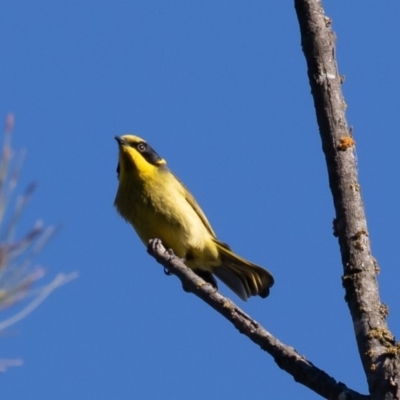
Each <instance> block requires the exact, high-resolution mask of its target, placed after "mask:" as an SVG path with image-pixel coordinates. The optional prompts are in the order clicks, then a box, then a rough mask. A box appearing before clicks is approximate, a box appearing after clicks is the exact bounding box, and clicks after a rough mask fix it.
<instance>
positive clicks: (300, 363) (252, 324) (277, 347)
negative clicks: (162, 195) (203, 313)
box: [148, 239, 369, 400]
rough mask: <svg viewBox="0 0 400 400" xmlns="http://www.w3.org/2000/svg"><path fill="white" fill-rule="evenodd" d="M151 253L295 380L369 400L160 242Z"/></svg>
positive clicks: (322, 391)
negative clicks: (284, 340) (283, 339)
mask: <svg viewBox="0 0 400 400" xmlns="http://www.w3.org/2000/svg"><path fill="white" fill-rule="evenodd" d="M148 252H149V254H151V255H152V256H153V257H154V258H155V259H156V260H157V261H158V262H159V263H160V264H162V265H163V266H164V267H165V268H166V269H167V271H168V272H169V273H171V274H173V275H176V276H177V277H178V278H179V279H180V281H181V282H182V286H183V288H184V290H185V291H187V292H190V293H193V294H195V295H196V296H197V297H200V298H201V299H202V300H203V301H205V302H206V303H207V304H208V305H210V306H211V307H212V308H214V310H216V311H218V312H219V313H220V314H222V315H223V316H224V317H225V318H226V319H227V320H229V321H230V322H232V324H233V325H234V326H235V328H236V329H237V330H238V331H239V332H240V333H242V334H244V335H246V336H247V337H248V338H249V339H250V340H252V341H253V342H254V343H256V344H257V345H259V346H260V347H261V348H262V349H263V350H265V351H266V352H267V353H269V354H270V355H271V356H272V357H273V358H274V360H275V362H276V363H277V364H278V366H279V367H280V368H282V369H283V370H284V371H286V372H288V373H289V374H291V375H292V376H293V378H294V379H295V381H297V382H300V383H302V384H303V385H305V386H307V387H308V388H310V389H311V390H313V391H314V392H316V393H318V394H319V395H321V396H322V397H324V398H325V399H339V398H340V399H343V400H367V399H369V396H364V395H361V394H359V393H357V392H355V391H353V390H351V389H349V388H347V387H346V385H344V384H343V383H341V382H337V381H336V380H335V379H334V378H332V377H331V376H329V375H328V374H327V373H326V372H324V371H322V370H321V369H319V368H317V367H316V366H315V365H313V364H312V363H311V362H310V361H308V360H307V359H306V358H305V357H304V356H302V355H300V354H299V353H297V351H296V350H295V349H294V348H293V347H290V346H287V345H285V344H283V343H282V342H280V341H279V340H278V339H276V338H275V337H274V336H273V335H271V334H270V333H269V332H268V331H267V330H266V329H264V328H263V327H262V326H261V325H260V324H259V323H258V322H257V321H255V320H254V319H252V318H251V317H250V316H249V315H247V314H246V313H245V312H244V311H243V310H241V309H240V308H239V307H238V306H237V305H236V304H234V303H233V302H232V301H231V300H229V299H227V298H226V297H224V296H222V295H221V294H220V293H219V292H218V291H217V290H216V289H215V288H214V287H212V286H211V285H210V284H208V283H206V282H205V281H204V280H203V279H201V278H200V277H199V276H198V275H196V274H195V273H194V272H193V271H192V270H190V269H189V268H188V267H187V266H186V265H185V264H184V263H183V261H182V260H180V259H179V258H178V257H176V256H175V255H174V254H173V253H172V252H171V251H170V250H169V251H167V250H165V248H164V247H163V245H162V243H161V241H160V240H159V239H154V240H151V241H150V243H149V247H148ZM339 396H341V397H339Z"/></svg>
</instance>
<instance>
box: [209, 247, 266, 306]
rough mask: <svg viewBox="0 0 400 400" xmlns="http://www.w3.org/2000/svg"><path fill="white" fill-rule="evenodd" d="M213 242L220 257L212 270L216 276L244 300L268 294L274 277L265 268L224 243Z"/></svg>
mask: <svg viewBox="0 0 400 400" xmlns="http://www.w3.org/2000/svg"><path fill="white" fill-rule="evenodd" d="M215 244H216V245H217V247H218V251H219V255H220V258H221V265H220V266H219V267H216V268H214V269H213V271H212V272H213V274H215V275H216V276H217V278H219V279H221V281H222V282H224V283H225V285H226V286H228V287H229V288H230V289H231V290H233V291H234V292H235V293H236V294H237V295H238V296H239V297H240V298H241V299H242V300H245V301H246V300H247V299H248V298H249V297H250V296H257V295H258V296H260V297H263V298H265V297H267V296H268V295H269V288H270V287H271V286H272V285H273V284H274V278H273V277H272V275H271V274H270V273H269V272H268V271H267V270H265V269H264V268H261V267H259V266H258V265H255V264H253V263H251V262H250V261H247V260H245V259H244V258H242V257H240V256H238V255H237V254H235V253H233V252H232V250H231V249H230V248H229V246H228V245H226V244H225V243H222V242H219V241H218V240H215Z"/></svg>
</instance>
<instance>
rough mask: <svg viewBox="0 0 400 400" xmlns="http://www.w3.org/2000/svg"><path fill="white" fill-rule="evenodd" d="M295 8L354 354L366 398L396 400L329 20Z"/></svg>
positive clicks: (302, 4)
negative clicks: (331, 205) (357, 357)
mask: <svg viewBox="0 0 400 400" xmlns="http://www.w3.org/2000/svg"><path fill="white" fill-rule="evenodd" d="M295 7H296V12H297V17H298V20H299V24H300V31H301V43H302V47H303V52H304V55H305V58H306V60H307V67H308V77H309V81H310V86H311V91H312V95H313V98H314V106H315V110H316V114H317V121H318V125H319V131H320V135H321V139H322V147H323V151H324V153H325V158H326V163H327V167H328V174H329V184H330V188H331V191H332V195H333V201H334V205H335V210H336V218H335V221H334V230H335V235H336V236H337V237H338V239H339V246H340V251H341V255H342V263H343V269H344V275H343V286H344V288H345V291H346V301H347V303H348V306H349V309H350V313H351V317H352V320H353V325H354V331H355V336H356V339H357V345H358V350H359V353H360V357H361V360H362V364H363V367H364V370H365V373H366V376H367V380H368V384H369V390H370V394H371V398H372V399H378V398H379V399H393V398H396V399H397V398H400V380H399V352H400V348H399V346H398V345H397V344H396V343H395V340H394V336H393V335H392V334H391V332H390V331H389V330H388V327H387V324H386V316H387V307H386V306H384V305H382V304H381V302H380V299H379V292H378V284H377V281H376V274H377V273H378V267H377V264H376V260H375V259H374V258H373V256H372V254H371V248H370V241H369V234H368V230H367V222H366V218H365V213H364V206H363V201H362V196H361V189H360V184H359V182H358V174H357V160H356V157H355V142H354V139H353V135H352V131H351V130H350V129H349V127H348V124H347V121H346V116H345V110H346V103H345V101H344V99H343V95H342V90H341V84H342V81H343V80H342V77H341V76H340V75H339V72H338V68H337V64H336V59H335V54H336V53H335V41H336V40H335V39H336V38H335V35H334V33H333V31H332V29H331V23H332V21H331V20H330V19H329V18H328V17H326V16H325V14H324V10H323V7H322V3H321V1H320V0H295Z"/></svg>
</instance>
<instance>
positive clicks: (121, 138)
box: [114, 136, 126, 146]
mask: <svg viewBox="0 0 400 400" xmlns="http://www.w3.org/2000/svg"><path fill="white" fill-rule="evenodd" d="M114 139H115V140H116V141H117V142H118V144H119V145H120V146H122V145H124V144H126V142H125V139H124V138H123V137H122V136H114Z"/></svg>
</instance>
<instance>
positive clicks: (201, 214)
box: [176, 178, 217, 238]
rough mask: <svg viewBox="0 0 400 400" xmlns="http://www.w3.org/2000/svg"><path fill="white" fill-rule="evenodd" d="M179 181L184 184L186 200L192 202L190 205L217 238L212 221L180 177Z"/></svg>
mask: <svg viewBox="0 0 400 400" xmlns="http://www.w3.org/2000/svg"><path fill="white" fill-rule="evenodd" d="M176 179H178V178H176ZM178 182H179V183H180V184H181V185H182V189H183V194H184V196H185V198H186V201H187V202H188V203H189V204H190V206H191V207H192V208H193V210H194V211H195V212H196V214H197V215H198V216H199V217H200V219H201V222H203V224H204V226H205V227H206V228H207V230H208V232H210V233H211V235H212V236H214V237H215V238H216V237H217V235H216V234H215V232H214V230H213V228H212V227H211V225H210V223H209V222H208V219H207V217H206V216H205V214H204V212H203V210H202V209H201V208H200V206H199V205H198V204H197V201H196V199H195V198H194V197H193V195H192V194H191V193H190V192H189V190H187V189H186V187H185V185H184V184H183V183H182V182H181V181H179V179H178Z"/></svg>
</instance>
